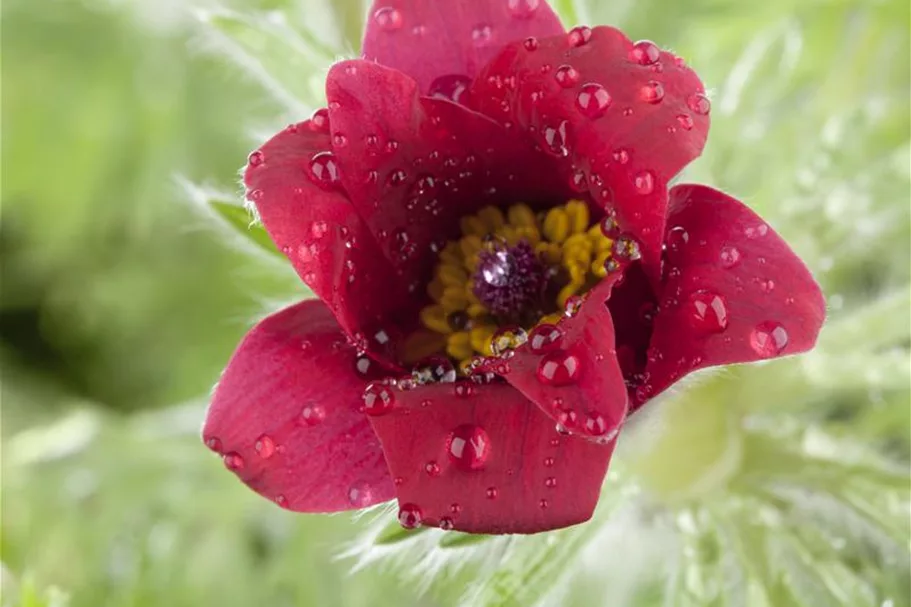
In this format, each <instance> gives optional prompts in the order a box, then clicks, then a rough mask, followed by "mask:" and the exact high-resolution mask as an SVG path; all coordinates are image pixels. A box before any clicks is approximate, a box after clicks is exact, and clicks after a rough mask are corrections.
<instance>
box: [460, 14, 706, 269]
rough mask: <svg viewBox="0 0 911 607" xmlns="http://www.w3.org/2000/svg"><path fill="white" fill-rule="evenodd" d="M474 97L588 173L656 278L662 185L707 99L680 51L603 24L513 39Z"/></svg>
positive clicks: (697, 131) (696, 134) (691, 153)
mask: <svg viewBox="0 0 911 607" xmlns="http://www.w3.org/2000/svg"><path fill="white" fill-rule="evenodd" d="M471 105H472V107H473V108H475V109H477V110H478V111H481V112H483V113H485V114H487V115H488V116H491V117H492V118H494V119H496V120H498V121H500V122H502V123H504V124H505V123H507V122H510V123H515V124H517V125H519V127H521V128H523V129H525V130H526V131H527V132H529V133H530V134H531V136H532V137H534V138H535V139H536V140H537V141H538V144H539V145H540V146H541V148H542V149H543V150H545V151H548V152H550V153H552V154H554V155H555V156H556V157H558V158H560V159H561V162H562V164H564V165H565V166H566V167H567V168H568V169H569V170H571V171H573V172H574V173H575V174H577V175H578V176H579V177H581V176H582V175H584V176H585V178H586V179H585V181H586V183H587V186H588V190H589V193H590V194H591V196H592V198H593V199H594V201H595V202H596V203H598V204H600V205H601V206H603V207H604V208H606V209H613V210H615V211H616V213H617V218H618V220H619V223H620V226H621V228H622V229H623V230H625V231H628V232H630V233H632V234H633V235H634V236H635V237H636V238H637V239H638V240H639V241H640V243H641V245H642V248H643V258H644V262H645V264H646V270H647V273H648V274H649V275H650V277H651V278H652V279H653V280H655V281H656V279H657V277H658V273H659V261H660V255H661V239H662V236H663V233H664V222H665V213H666V206H667V192H666V186H667V183H668V182H669V180H670V179H671V178H672V177H673V176H674V175H676V174H677V173H678V172H679V171H680V170H681V169H682V168H683V167H684V166H685V165H686V164H687V163H689V162H690V161H691V160H693V159H694V158H696V157H697V156H698V155H699V154H700V153H701V152H702V148H703V146H704V145H705V140H706V136H707V134H708V128H709V117H708V112H709V106H708V100H707V99H706V98H705V96H704V89H703V86H702V83H701V82H700V81H699V78H698V77H697V76H696V74H695V73H694V72H693V71H692V70H691V69H689V68H688V67H686V66H685V65H684V64H683V62H682V61H680V59H679V58H677V57H675V56H674V55H672V54H671V53H668V52H660V51H659V49H658V48H657V47H656V46H654V45H653V44H651V43H645V42H642V43H637V44H636V45H634V44H633V43H632V42H630V40H629V39H628V38H627V37H626V36H624V35H623V33H622V32H620V31H618V30H616V29H613V28H610V27H596V28H594V29H588V28H576V29H574V30H572V31H571V32H570V33H569V34H567V35H561V36H555V37H551V38H545V39H541V40H539V41H538V44H537V47H535V48H530V47H529V46H527V45H523V44H512V45H510V46H508V47H507V48H506V49H504V50H503V51H502V52H501V53H500V54H499V55H498V56H497V57H496V58H495V59H494V60H493V61H492V62H491V63H490V64H488V65H487V66H486V67H485V68H484V69H483V70H482V71H481V73H480V74H479V75H478V78H477V79H476V80H475V82H474V84H473V85H472V89H471Z"/></svg>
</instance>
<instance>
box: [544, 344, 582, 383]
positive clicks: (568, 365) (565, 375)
mask: <svg viewBox="0 0 911 607" xmlns="http://www.w3.org/2000/svg"><path fill="white" fill-rule="evenodd" d="M581 376H582V362H581V361H580V360H579V357H577V356H576V355H575V354H572V353H570V352H567V351H565V350H555V351H553V352H549V353H547V354H545V355H544V357H542V358H541V360H540V361H539V362H538V369H537V371H535V377H537V378H538V381H539V382H541V383H542V384H546V385H548V386H568V385H570V384H574V383H576V382H577V381H579V378H580V377H581Z"/></svg>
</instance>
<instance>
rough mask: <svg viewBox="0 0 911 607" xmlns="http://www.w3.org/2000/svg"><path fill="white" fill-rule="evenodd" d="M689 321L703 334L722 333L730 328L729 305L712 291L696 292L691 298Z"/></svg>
mask: <svg viewBox="0 0 911 607" xmlns="http://www.w3.org/2000/svg"><path fill="white" fill-rule="evenodd" d="M689 319H690V324H691V325H692V326H693V328H695V329H698V330H699V331H701V332H703V333H721V332H722V331H724V330H725V329H726V328H727V326H728V310H727V303H726V302H725V301H724V298H723V297H722V296H721V295H718V294H717V293H713V292H712V291H707V290H701V291H696V292H695V293H693V294H692V295H691V296H690V316H689Z"/></svg>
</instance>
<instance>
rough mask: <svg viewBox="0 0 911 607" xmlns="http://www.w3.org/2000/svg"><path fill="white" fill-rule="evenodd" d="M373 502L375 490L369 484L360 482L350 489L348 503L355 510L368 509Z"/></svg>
mask: <svg viewBox="0 0 911 607" xmlns="http://www.w3.org/2000/svg"><path fill="white" fill-rule="evenodd" d="M373 501H374V500H373V488H372V487H371V486H370V485H369V484H368V483H366V482H364V481H359V482H357V483H354V484H353V485H351V487H349V488H348V503H349V504H351V505H352V506H354V507H355V508H366V507H367V506H370V505H371V504H373Z"/></svg>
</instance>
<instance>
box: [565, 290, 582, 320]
mask: <svg viewBox="0 0 911 607" xmlns="http://www.w3.org/2000/svg"><path fill="white" fill-rule="evenodd" d="M584 301H585V299H584V298H583V297H582V296H581V295H571V296H569V297H567V298H566V304H565V305H564V306H563V316H565V317H567V318H573V317H574V316H576V315H577V314H578V313H579V310H581V309H582V304H583V302H584Z"/></svg>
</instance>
